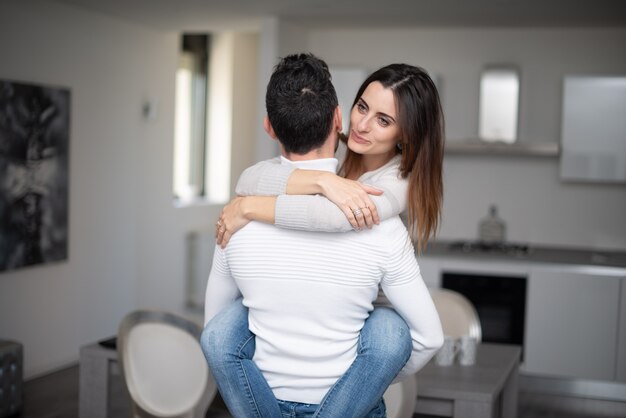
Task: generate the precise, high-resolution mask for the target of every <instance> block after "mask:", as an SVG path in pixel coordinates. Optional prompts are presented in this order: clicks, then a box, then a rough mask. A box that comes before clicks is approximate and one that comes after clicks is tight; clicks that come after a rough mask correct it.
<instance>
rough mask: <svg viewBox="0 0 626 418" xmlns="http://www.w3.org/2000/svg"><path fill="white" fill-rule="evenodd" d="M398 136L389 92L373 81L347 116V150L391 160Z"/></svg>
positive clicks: (393, 106)
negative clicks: (348, 132)
mask: <svg viewBox="0 0 626 418" xmlns="http://www.w3.org/2000/svg"><path fill="white" fill-rule="evenodd" d="M399 136H400V128H399V126H398V117H397V112H396V102H395V99H394V96H393V92H392V91H391V89H386V88H385V87H383V85H382V84H381V83H380V82H378V81H374V82H372V83H370V84H369V86H367V88H366V89H365V91H363V94H362V95H361V97H360V98H359V100H358V101H357V103H356V104H355V105H354V107H353V108H352V112H351V113H350V134H349V136H348V148H350V149H351V150H352V151H354V152H356V153H357V154H363V155H372V156H373V155H379V156H389V158H391V157H392V156H393V155H394V154H395V147H396V143H397V142H398V139H399Z"/></svg>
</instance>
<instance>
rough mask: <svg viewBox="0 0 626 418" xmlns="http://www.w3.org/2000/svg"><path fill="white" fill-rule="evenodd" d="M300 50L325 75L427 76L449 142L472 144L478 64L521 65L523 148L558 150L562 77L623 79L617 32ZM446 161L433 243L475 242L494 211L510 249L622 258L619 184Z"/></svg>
mask: <svg viewBox="0 0 626 418" xmlns="http://www.w3.org/2000/svg"><path fill="white" fill-rule="evenodd" d="M306 47H307V48H308V49H309V50H310V51H312V52H314V53H315V54H318V55H319V56H321V57H322V58H324V59H325V60H326V61H327V62H328V64H329V65H331V66H338V67H339V66H343V67H350V66H354V67H360V68H367V69H369V70H375V69H376V68H379V67H381V66H383V65H386V64H388V63H391V62H406V63H409V64H414V65H419V66H422V67H425V68H426V69H427V70H428V71H429V72H431V73H433V74H435V75H436V76H438V78H439V80H440V82H441V95H442V100H443V105H444V112H445V116H446V130H447V132H446V133H447V137H448V140H450V141H453V140H459V139H462V138H471V137H476V136H477V133H478V102H479V101H478V93H479V76H480V72H481V70H482V68H483V67H484V66H485V65H486V64H493V63H513V64H516V65H518V66H519V68H520V70H521V91H520V95H521V108H520V121H519V123H520V132H519V135H520V140H521V141H527V142H537V141H539V142H541V141H547V142H560V123H561V100H562V99H561V95H562V77H563V75H565V74H570V73H583V74H585V73H587V74H588V73H600V74H626V54H624V49H625V48H626V29H624V28H621V29H620V28H616V29H612V28H587V29H567V28H561V29H545V28H544V29H540V28H527V29H524V28H521V29H520V28H517V29H486V28H475V29H465V28H443V29H435V28H430V29H389V30H383V29H379V30H365V29H363V30H360V29H341V30H328V29H324V30H310V31H309V33H308V45H307V46H306ZM590 111H593V109H590ZM445 160H446V161H445V167H444V169H445V202H444V212H443V226H442V229H441V232H440V237H441V238H446V239H461V238H462V239H475V238H476V237H477V236H476V234H477V225H478V222H479V220H480V219H481V218H482V217H483V216H485V215H486V214H487V209H488V206H489V204H490V203H495V204H497V205H498V207H499V209H500V214H501V216H502V217H503V218H504V220H505V221H506V222H507V227H508V239H510V240H514V241H522V242H530V243H534V244H557V245H568V246H597V247H607V248H618V249H626V218H625V217H624V213H626V187H625V186H624V185H603V184H572V183H561V182H560V180H559V178H558V164H559V162H558V158H548V159H539V158H519V157H516V158H512V157H476V156H457V155H454V156H452V155H448V156H446V159H445Z"/></svg>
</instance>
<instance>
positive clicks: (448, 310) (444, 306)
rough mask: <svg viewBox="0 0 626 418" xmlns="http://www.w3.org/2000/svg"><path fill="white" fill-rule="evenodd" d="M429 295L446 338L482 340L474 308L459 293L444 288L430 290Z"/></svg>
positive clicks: (480, 328)
mask: <svg viewBox="0 0 626 418" xmlns="http://www.w3.org/2000/svg"><path fill="white" fill-rule="evenodd" d="M429 290H430V295H431V297H432V299H433V302H434V303H435V308H436V309H437V313H438V314H439V319H440V320H441V326H442V328H443V333H444V334H445V335H446V336H450V337H454V338H461V337H463V336H465V335H469V336H470V337H473V338H476V340H477V341H478V342H480V341H481V340H482V327H481V325H480V318H479V317H478V313H477V312H476V308H475V307H474V305H473V304H472V302H471V301H470V300H469V299H467V297H465V296H464V295H462V294H461V293H459V292H456V291H454V290H450V289H444V288H437V289H435V288H431V289H429Z"/></svg>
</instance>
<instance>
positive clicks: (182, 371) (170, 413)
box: [117, 311, 217, 418]
mask: <svg viewBox="0 0 626 418" xmlns="http://www.w3.org/2000/svg"><path fill="white" fill-rule="evenodd" d="M201 332H202V330H201V328H200V326H199V325H197V324H196V323H194V322H192V321H189V320H187V319H185V318H182V317H180V316H177V315H175V314H172V313H169V312H161V311H135V312H131V313H130V314H128V315H126V317H125V318H124V319H123V320H122V322H121V324H120V328H119V331H118V338H117V351H118V361H119V363H120V366H121V367H120V368H121V370H122V374H123V376H124V381H125V382H126V386H127V387H128V392H129V393H130V395H131V398H132V400H133V403H134V405H133V406H134V408H133V409H134V412H135V416H139V417H160V418H163V417H171V418H187V417H190V418H191V417H204V415H205V414H206V410H207V408H208V406H209V404H210V403H211V401H212V400H213V398H214V397H215V394H216V392H217V386H216V384H215V382H214V380H213V377H212V376H211V374H210V372H209V368H208V366H207V363H206V360H205V357H204V355H203V353H202V349H201V347H200V342H199V341H200V334H201Z"/></svg>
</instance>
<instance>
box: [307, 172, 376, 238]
mask: <svg viewBox="0 0 626 418" xmlns="http://www.w3.org/2000/svg"><path fill="white" fill-rule="evenodd" d="M319 186H320V187H321V189H322V194H323V195H324V196H326V197H327V198H328V200H330V201H331V202H333V203H334V204H335V205H337V206H339V208H340V209H341V211H342V212H343V213H344V215H346V218H348V221H349V222H350V224H351V225H352V227H353V228H354V229H357V230H361V229H363V228H365V227H367V228H372V227H373V226H374V224H376V225H378V224H379V223H380V218H379V217H378V211H377V210H376V205H375V204H374V202H372V199H370V195H375V196H380V195H381V194H383V191H382V190H380V189H377V188H375V187H373V186H369V185H367V184H363V183H360V182H358V181H355V180H348V179H345V178H343V177H339V176H337V175H335V174H328V175H324V176H322V177H321V178H320V180H319Z"/></svg>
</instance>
